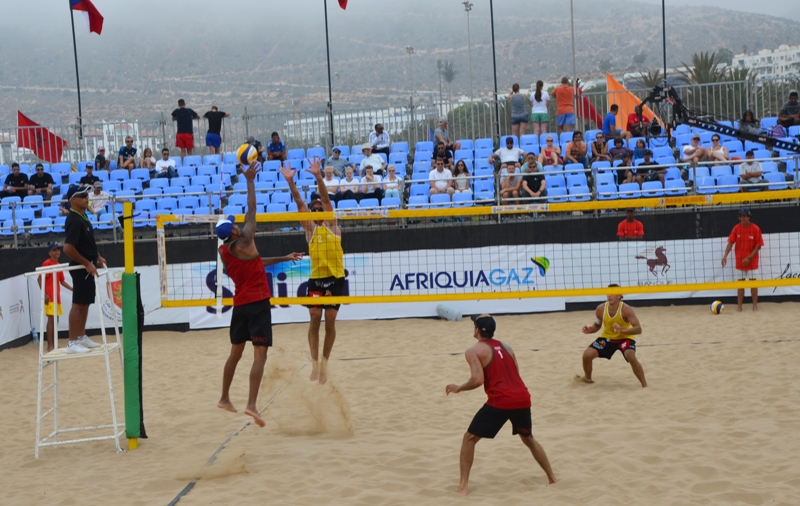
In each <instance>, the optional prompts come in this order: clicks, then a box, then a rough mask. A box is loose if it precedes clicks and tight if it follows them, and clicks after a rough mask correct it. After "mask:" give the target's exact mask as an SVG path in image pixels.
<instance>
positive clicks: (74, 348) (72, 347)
mask: <svg viewBox="0 0 800 506" xmlns="http://www.w3.org/2000/svg"><path fill="white" fill-rule="evenodd" d="M79 341H80V340H78V341H70V342H69V344H68V345H67V353H89V352H90V351H92V350H90V349H89V348H87V347H86V346H83V345H81V343H80V342H79Z"/></svg>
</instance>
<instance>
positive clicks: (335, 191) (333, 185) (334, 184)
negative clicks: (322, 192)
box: [324, 165, 341, 202]
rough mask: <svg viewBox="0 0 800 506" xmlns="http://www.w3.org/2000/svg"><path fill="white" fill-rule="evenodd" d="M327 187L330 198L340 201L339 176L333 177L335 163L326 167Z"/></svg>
mask: <svg viewBox="0 0 800 506" xmlns="http://www.w3.org/2000/svg"><path fill="white" fill-rule="evenodd" d="M324 180H325V188H327V190H328V198H329V199H331V200H332V201H334V202H338V201H339V197H341V194H340V193H339V178H336V177H333V165H328V166H327V167H325V178H324Z"/></svg>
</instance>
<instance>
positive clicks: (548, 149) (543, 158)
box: [539, 134, 561, 167]
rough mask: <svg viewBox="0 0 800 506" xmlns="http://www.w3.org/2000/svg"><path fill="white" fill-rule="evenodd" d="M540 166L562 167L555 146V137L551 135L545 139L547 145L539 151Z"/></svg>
mask: <svg viewBox="0 0 800 506" xmlns="http://www.w3.org/2000/svg"><path fill="white" fill-rule="evenodd" d="M539 164H540V165H541V166H542V167H547V166H548V165H561V159H560V157H559V156H558V149H557V148H556V147H555V146H553V136H552V135H549V134H548V136H547V137H546V138H545V145H544V146H542V147H541V150H540V151H539Z"/></svg>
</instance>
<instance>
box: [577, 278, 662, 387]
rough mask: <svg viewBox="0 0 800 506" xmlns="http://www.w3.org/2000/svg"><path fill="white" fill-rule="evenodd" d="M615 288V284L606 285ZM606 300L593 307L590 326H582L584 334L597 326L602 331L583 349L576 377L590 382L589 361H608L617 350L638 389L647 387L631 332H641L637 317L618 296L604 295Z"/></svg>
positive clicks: (595, 329) (633, 334)
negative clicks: (630, 370)
mask: <svg viewBox="0 0 800 506" xmlns="http://www.w3.org/2000/svg"><path fill="white" fill-rule="evenodd" d="M608 286H609V288H610V287H619V285H617V284H611V285H608ZM606 299H607V301H606V302H605V303H603V304H600V305H599V306H597V309H596V310H595V312H594V314H595V320H594V323H593V324H591V325H587V326H584V327H583V333H584V334H594V333H595V332H597V331H598V330H600V329H603V333H602V334H600V337H599V338H598V339H596V340H595V342H593V343H592V344H590V345H589V347H588V348H586V351H584V352H583V377H580V376H579V378H580V379H581V380H583V381H585V382H586V383H594V381H593V380H592V360H594V359H596V358H597V357H603V358H606V359H608V360H611V357H612V356H613V355H614V353H616V351H617V350H619V351H621V352H622V356H623V357H625V360H627V361H628V363H629V364H631V369H633V374H635V375H636V378H637V379H638V380H639V382H640V383H641V384H642V388H645V387H646V386H647V380H645V379H644V369H643V368H642V364H640V363H639V360H638V359H637V358H636V340H635V339H636V338H635V337H634V336H635V335H638V334H641V333H642V326H641V324H640V323H639V319H638V318H637V317H636V314H635V313H634V312H633V308H631V307H630V306H629V305H627V304H625V303H624V302H622V295H608V296H606Z"/></svg>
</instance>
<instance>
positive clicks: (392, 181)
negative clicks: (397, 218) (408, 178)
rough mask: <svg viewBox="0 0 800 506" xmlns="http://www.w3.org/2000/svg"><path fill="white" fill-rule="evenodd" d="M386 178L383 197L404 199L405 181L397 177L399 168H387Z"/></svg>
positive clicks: (392, 166) (391, 166)
mask: <svg viewBox="0 0 800 506" xmlns="http://www.w3.org/2000/svg"><path fill="white" fill-rule="evenodd" d="M386 172H387V175H386V178H385V179H384V180H383V196H384V197H391V198H397V199H399V198H402V196H403V180H402V179H400V178H399V177H397V168H396V167H395V166H394V165H389V167H387V168H386Z"/></svg>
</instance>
